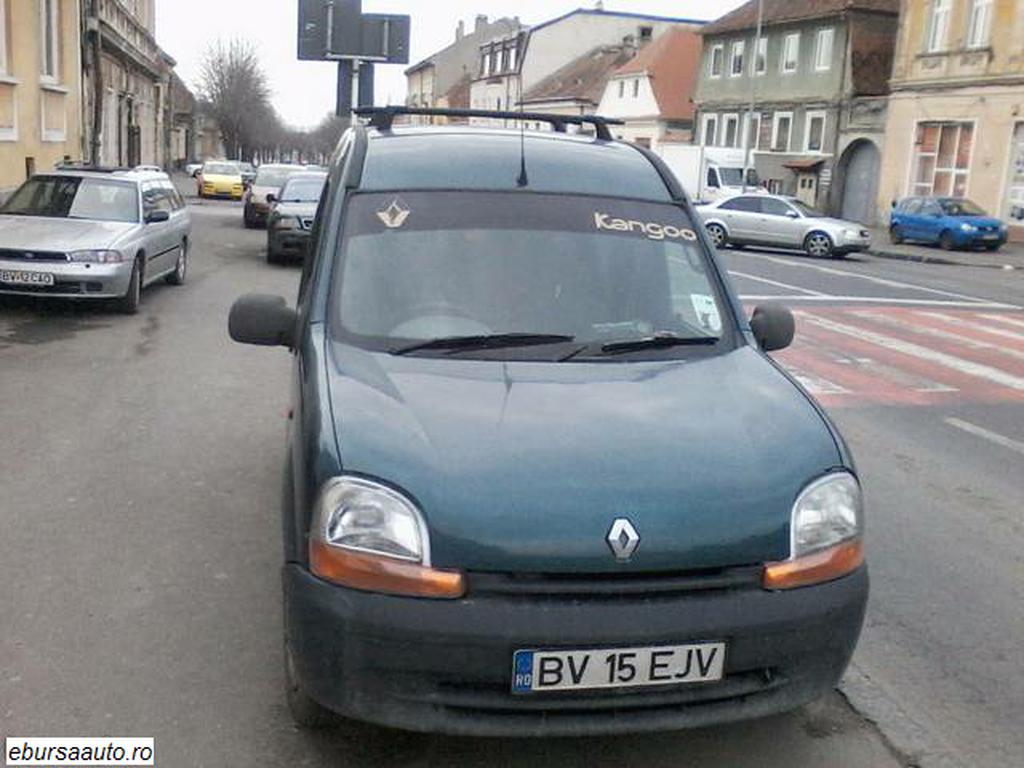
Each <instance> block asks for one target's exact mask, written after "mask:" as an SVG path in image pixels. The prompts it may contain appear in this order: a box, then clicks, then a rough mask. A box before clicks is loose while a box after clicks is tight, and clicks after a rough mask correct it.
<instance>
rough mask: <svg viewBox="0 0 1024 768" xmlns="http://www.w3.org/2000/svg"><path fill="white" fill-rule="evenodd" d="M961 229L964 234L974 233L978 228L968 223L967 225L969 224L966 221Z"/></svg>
mask: <svg viewBox="0 0 1024 768" xmlns="http://www.w3.org/2000/svg"><path fill="white" fill-rule="evenodd" d="M960 229H961V231H963V232H973V231H974V230H976V229H977V227H976V226H974V225H973V224H968V223H967V222H966V221H965V222H964V223H963V224H961V225H960Z"/></svg>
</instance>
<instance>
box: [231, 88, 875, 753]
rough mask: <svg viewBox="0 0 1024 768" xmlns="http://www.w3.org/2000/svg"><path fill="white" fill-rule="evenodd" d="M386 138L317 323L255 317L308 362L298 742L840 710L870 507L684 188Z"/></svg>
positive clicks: (603, 165) (622, 167)
mask: <svg viewBox="0 0 1024 768" xmlns="http://www.w3.org/2000/svg"><path fill="white" fill-rule="evenodd" d="M389 109H390V111H388V110H367V109H363V110H361V114H363V115H370V116H372V118H373V120H374V123H375V124H376V127H373V128H370V127H364V126H361V125H357V126H355V127H354V128H352V129H351V130H350V131H349V132H348V133H347V134H346V135H345V137H344V138H343V143H342V145H341V146H340V147H339V150H338V152H337V153H336V156H335V160H334V161H333V163H332V166H331V170H330V173H329V178H328V183H327V187H326V190H325V192H324V197H323V200H322V202H321V208H320V213H319V218H318V220H317V222H316V224H315V227H314V234H313V241H312V242H311V246H310V257H309V258H307V259H306V261H305V264H304V268H303V272H302V277H301V280H300V289H299V297H298V306H299V307H300V309H299V310H298V311H296V310H294V309H291V308H289V307H288V306H287V305H286V302H285V299H284V298H282V297H277V296H265V295H255V296H246V297H243V298H241V299H239V300H238V301H237V302H236V303H235V304H234V306H233V307H232V310H231V312H230V316H229V331H230V334H231V336H232V337H233V338H234V339H235V340H236V341H240V342H244V343H249V344H260V345H281V346H284V347H287V348H290V349H291V350H292V351H293V352H294V358H293V360H294V362H293V365H294V375H293V381H294V384H295V386H294V387H293V389H292V392H293V401H292V411H291V412H290V413H291V415H290V416H289V419H290V421H289V430H288V450H287V464H286V468H285V472H284V494H283V523H284V524H283V532H284V557H283V565H282V570H283V574H282V575H283V587H284V621H285V630H284V648H285V675H286V679H287V697H288V702H289V705H290V708H291V711H292V714H293V716H294V717H295V719H296V721H297V722H299V723H300V724H303V725H318V724H322V723H324V722H325V721H329V720H330V717H329V715H328V714H327V713H328V712H334V713H340V714H341V715H343V716H345V717H347V718H349V719H352V720H362V721H370V722H375V723H379V724H383V725H386V726H392V727H398V728H405V729H411V730H417V731H437V732H448V733H459V734H480V735H484V734H490V735H514V736H526V735H530V736H540V735H546V734H548V735H550V734H572V735H577V736H578V735H584V734H597V733H636V732H640V731H648V730H657V729H669V728H679V727H685V726H704V725H709V724H711V723H722V722H728V721H732V720H737V719H741V718H749V717H758V716H762V715H769V714H772V713H776V712H780V711H783V710H788V709H792V708H794V707H798V706H800V705H802V704H804V703H806V702H809V701H811V700H813V699H816V698H818V697H820V696H822V695H824V694H826V693H827V692H829V691H831V690H832V689H833V687H834V686H835V684H836V682H837V681H838V680H839V678H840V675H841V674H842V672H843V670H844V668H845V667H846V665H847V662H848V661H849V659H850V655H851V654H852V652H853V649H854V645H855V643H856V641H857V637H858V635H859V632H860V628H861V623H862V620H863V617H864V610H865V604H866V600H867V594H868V577H867V570H866V567H865V565H864V564H863V563H864V555H863V549H862V530H863V512H862V505H861V491H860V485H859V482H858V479H857V472H856V469H855V468H854V465H853V460H852V458H851V456H850V453H849V451H848V449H847V448H846V445H845V443H844V442H843V440H842V438H841V437H840V436H839V433H838V431H837V430H836V427H835V426H834V424H833V423H832V422H831V421H830V419H829V417H828V416H827V415H826V413H825V412H824V411H823V410H822V409H821V408H820V407H819V406H818V405H816V404H815V402H814V400H813V399H812V398H811V396H810V395H809V394H808V393H807V392H806V391H805V390H804V389H802V388H801V387H800V385H799V384H798V383H797V382H796V381H795V380H794V379H793V378H792V377H790V376H787V375H786V374H784V373H783V372H782V371H781V370H780V369H779V367H778V366H776V365H775V364H774V363H773V362H772V361H771V360H770V359H769V357H768V355H767V354H766V353H767V352H769V351H772V350H775V349H781V348H783V347H785V346H786V345H787V344H789V342H790V340H791V338H792V335H793V328H794V325H793V316H792V315H791V314H790V313H789V311H788V310H786V309H785V308H783V307H780V306H778V305H770V304H769V305H764V306H761V307H759V308H757V309H755V310H754V314H753V318H752V319H749V320H748V318H747V317H746V316H745V314H744V313H743V309H742V305H741V304H740V301H739V298H738V297H737V296H736V295H735V294H734V293H733V292H732V290H731V289H730V287H729V283H728V281H727V279H726V274H725V269H724V267H723V265H721V264H720V263H719V261H718V259H717V257H716V254H715V251H714V248H713V247H712V246H711V244H710V242H709V240H708V239H707V237H706V236H705V235H704V233H703V232H701V231H700V223H699V221H700V220H699V219H698V218H697V215H696V213H695V212H694V210H693V208H692V206H691V205H690V204H689V203H688V202H686V196H685V194H684V193H683V190H682V187H681V186H680V185H679V184H678V182H677V181H676V180H675V178H674V177H673V176H672V174H671V173H670V172H669V171H668V169H667V167H665V165H664V164H663V163H662V162H661V160H660V159H658V158H657V157H656V156H654V155H653V154H651V153H645V152H643V151H642V150H641V149H639V148H637V147H635V146H633V145H631V144H627V143H623V142H616V141H612V140H611V136H610V133H609V132H608V130H607V126H605V125H603V124H598V126H597V127H598V129H599V131H598V136H599V137H600V138H602V139H604V140H599V141H595V140H594V139H592V138H588V137H584V136H574V135H571V134H563V133H539V132H527V134H526V135H525V136H523V135H521V134H520V133H519V132H510V131H503V130H496V129H491V128H483V127H475V126H468V125H454V124H453V125H447V126H445V128H444V130H443V131H438V130H434V129H431V128H429V127H425V126H408V127H398V126H394V127H392V125H391V120H392V118H394V117H395V116H396V115H399V114H402V113H403V111H404V108H389ZM487 114H488V115H491V113H487ZM505 117H506V119H507V120H510V121H514V120H516V119H517V117H518V115H517V114H516V113H508V114H507V115H506V116H505ZM529 117H530V119H531V120H536V119H537V117H536V116H535V115H530V116H529ZM551 119H552V120H553V121H560V122H564V121H565V119H566V118H565V117H564V116H553V117H552V118H551ZM574 119H575V120H577V121H580V122H583V121H588V122H589V121H592V120H593V118H574ZM523 157H525V158H527V162H526V164H525V167H526V171H525V172H524V171H523V162H522V159H523ZM261 450H262V449H261ZM262 455H263V454H262V453H259V454H258V455H257V454H254V461H255V460H256V459H260V460H262V459H261V457H262Z"/></svg>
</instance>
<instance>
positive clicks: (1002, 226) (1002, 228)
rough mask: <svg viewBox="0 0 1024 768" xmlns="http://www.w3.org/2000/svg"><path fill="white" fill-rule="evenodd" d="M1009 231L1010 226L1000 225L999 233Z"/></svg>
mask: <svg viewBox="0 0 1024 768" xmlns="http://www.w3.org/2000/svg"><path fill="white" fill-rule="evenodd" d="M1009 229H1010V228H1009V227H1008V226H1006V224H1000V225H999V231H1000V232H1003V233H1005V232H1007V231H1009Z"/></svg>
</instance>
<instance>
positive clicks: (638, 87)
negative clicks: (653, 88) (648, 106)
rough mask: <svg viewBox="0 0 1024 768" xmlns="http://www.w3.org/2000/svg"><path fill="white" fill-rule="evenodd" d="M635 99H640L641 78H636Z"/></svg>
mask: <svg viewBox="0 0 1024 768" xmlns="http://www.w3.org/2000/svg"><path fill="white" fill-rule="evenodd" d="M633 98H634V99H638V98H640V78H639V77H638V78H636V79H635V80H634V81H633Z"/></svg>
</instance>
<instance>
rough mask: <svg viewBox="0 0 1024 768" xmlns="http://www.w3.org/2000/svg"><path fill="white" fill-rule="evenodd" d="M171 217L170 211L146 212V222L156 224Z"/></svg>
mask: <svg viewBox="0 0 1024 768" xmlns="http://www.w3.org/2000/svg"><path fill="white" fill-rule="evenodd" d="M170 218H171V213H170V211H150V212H149V213H147V214H146V223H147V224H156V223H158V222H161V221H169V220H170Z"/></svg>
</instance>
